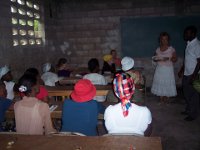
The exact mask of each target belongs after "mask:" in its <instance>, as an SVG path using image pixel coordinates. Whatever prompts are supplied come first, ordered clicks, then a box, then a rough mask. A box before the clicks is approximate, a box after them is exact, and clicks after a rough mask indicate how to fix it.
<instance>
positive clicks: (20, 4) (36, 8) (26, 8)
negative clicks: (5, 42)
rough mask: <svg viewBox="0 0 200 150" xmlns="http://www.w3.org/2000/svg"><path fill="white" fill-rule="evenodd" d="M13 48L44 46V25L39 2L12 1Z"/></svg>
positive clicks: (29, 0)
mask: <svg viewBox="0 0 200 150" xmlns="http://www.w3.org/2000/svg"><path fill="white" fill-rule="evenodd" d="M10 1H11V14H12V18H11V23H12V35H13V46H26V45H27V46H36V45H42V44H44V38H45V37H44V35H45V34H44V24H43V20H42V18H41V15H42V10H41V4H40V1H39V0H10Z"/></svg>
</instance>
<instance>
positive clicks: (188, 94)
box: [182, 76, 199, 118]
mask: <svg viewBox="0 0 200 150" xmlns="http://www.w3.org/2000/svg"><path fill="white" fill-rule="evenodd" d="M190 78H191V76H183V81H182V84H183V94H184V97H185V102H186V109H185V110H186V111H187V112H188V114H189V116H191V117H193V118H196V117H197V116H198V113H199V93H198V92H197V91H196V90H195V89H194V88H193V85H192V83H191V82H190Z"/></svg>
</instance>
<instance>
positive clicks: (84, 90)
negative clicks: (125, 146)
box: [61, 79, 99, 136]
mask: <svg viewBox="0 0 200 150" xmlns="http://www.w3.org/2000/svg"><path fill="white" fill-rule="evenodd" d="M95 95H96V88H95V86H94V85H93V84H92V83H91V81H90V80H87V79H80V80H79V81H78V82H77V83H76V84H75V86H74V90H73V91H72V93H71V99H66V100H65V101H64V104H63V109H62V129H61V131H67V132H79V133H82V134H85V135H87V136H95V135H97V131H96V127H97V122H98V114H99V108H98V104H97V101H95V100H93V98H94V96H95Z"/></svg>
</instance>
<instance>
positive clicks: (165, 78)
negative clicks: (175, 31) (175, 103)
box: [151, 46, 177, 97]
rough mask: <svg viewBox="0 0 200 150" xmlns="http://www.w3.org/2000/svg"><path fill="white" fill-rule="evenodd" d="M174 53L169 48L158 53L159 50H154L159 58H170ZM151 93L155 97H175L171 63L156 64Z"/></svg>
mask: <svg viewBox="0 0 200 150" xmlns="http://www.w3.org/2000/svg"><path fill="white" fill-rule="evenodd" d="M174 52H175V49H174V48H173V47H171V46H170V47H168V49H167V50H165V51H160V48H157V50H156V54H157V56H161V57H170V58H171V57H172V54H173V53H174ZM151 92H152V93H153V94H155V95H157V96H167V97H172V96H176V95H177V91H176V83H175V77H174V67H173V63H172V62H171V61H164V62H161V61H160V62H158V63H157V66H156V69H155V73H154V78H153V83H152V87H151Z"/></svg>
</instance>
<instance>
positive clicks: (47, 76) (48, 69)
mask: <svg viewBox="0 0 200 150" xmlns="http://www.w3.org/2000/svg"><path fill="white" fill-rule="evenodd" d="M42 70H43V72H44V73H43V74H42V76H41V79H42V80H43V81H44V84H45V85H48V86H56V85H59V78H58V75H57V74H56V73H54V72H55V70H54V68H53V66H52V65H51V64H50V63H46V64H44V65H43V69H42Z"/></svg>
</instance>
